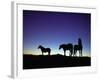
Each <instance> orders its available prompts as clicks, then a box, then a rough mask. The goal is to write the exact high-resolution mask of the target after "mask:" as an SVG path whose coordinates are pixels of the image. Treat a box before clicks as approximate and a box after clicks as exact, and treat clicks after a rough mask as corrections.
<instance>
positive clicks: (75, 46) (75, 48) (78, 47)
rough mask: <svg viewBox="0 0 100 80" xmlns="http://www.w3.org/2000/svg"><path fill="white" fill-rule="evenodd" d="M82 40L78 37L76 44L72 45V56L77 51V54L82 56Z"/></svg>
mask: <svg viewBox="0 0 100 80" xmlns="http://www.w3.org/2000/svg"><path fill="white" fill-rule="evenodd" d="M82 49H83V46H82V40H81V39H80V38H79V39H78V45H74V56H76V53H77V51H79V56H82Z"/></svg>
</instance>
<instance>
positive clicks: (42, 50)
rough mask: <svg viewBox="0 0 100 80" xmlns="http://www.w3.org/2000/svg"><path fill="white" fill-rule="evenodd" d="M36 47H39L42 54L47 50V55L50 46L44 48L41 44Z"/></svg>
mask: <svg viewBox="0 0 100 80" xmlns="http://www.w3.org/2000/svg"><path fill="white" fill-rule="evenodd" d="M38 49H41V52H42V55H43V53H45V52H48V55H50V52H51V49H50V48H44V47H43V46H42V45H39V46H38Z"/></svg>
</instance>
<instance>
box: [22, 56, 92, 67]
mask: <svg viewBox="0 0 100 80" xmlns="http://www.w3.org/2000/svg"><path fill="white" fill-rule="evenodd" d="M78 66H91V58H90V57H69V56H63V55H59V54H58V55H51V56H48V55H46V56H42V55H39V56H35V55H23V69H36V68H38V69H39V68H57V67H78Z"/></svg>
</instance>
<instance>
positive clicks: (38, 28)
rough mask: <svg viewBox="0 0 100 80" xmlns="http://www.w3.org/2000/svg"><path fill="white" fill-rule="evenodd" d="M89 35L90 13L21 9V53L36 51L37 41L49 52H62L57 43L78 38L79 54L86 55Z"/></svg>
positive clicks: (75, 41) (88, 48) (89, 39)
mask: <svg viewBox="0 0 100 80" xmlns="http://www.w3.org/2000/svg"><path fill="white" fill-rule="evenodd" d="M90 36H91V14H88V13H74V12H73V13H69V12H48V11H32V10H23V52H24V54H33V55H40V54H41V51H40V50H39V49H38V46H39V45H43V46H44V47H49V48H51V54H58V53H59V54H63V50H62V49H61V50H59V45H60V44H68V43H72V44H73V45H75V44H78V38H81V39H82V44H83V55H84V56H90V53H91V44H90V43H91V42H90V41H91V37H90ZM44 54H47V53H44ZM66 55H68V51H67V52H66Z"/></svg>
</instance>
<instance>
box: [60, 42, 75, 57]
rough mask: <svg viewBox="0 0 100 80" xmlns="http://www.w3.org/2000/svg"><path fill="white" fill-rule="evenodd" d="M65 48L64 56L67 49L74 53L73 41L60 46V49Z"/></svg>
mask: <svg viewBox="0 0 100 80" xmlns="http://www.w3.org/2000/svg"><path fill="white" fill-rule="evenodd" d="M61 48H63V51H64V56H66V50H69V51H70V56H71V55H72V54H73V45H72V44H71V43H69V44H62V45H60V46H59V49H61Z"/></svg>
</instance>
